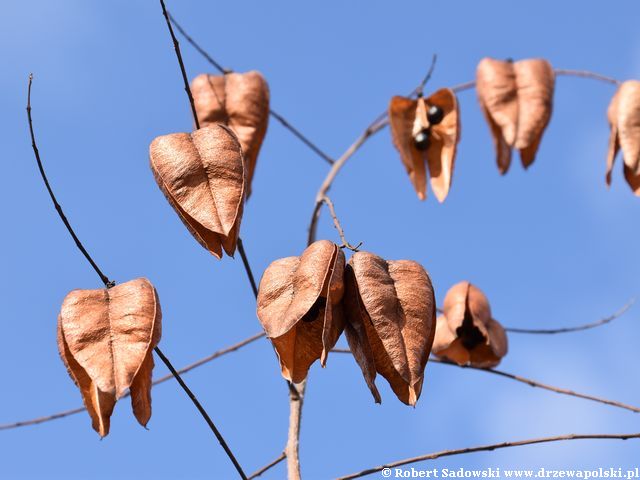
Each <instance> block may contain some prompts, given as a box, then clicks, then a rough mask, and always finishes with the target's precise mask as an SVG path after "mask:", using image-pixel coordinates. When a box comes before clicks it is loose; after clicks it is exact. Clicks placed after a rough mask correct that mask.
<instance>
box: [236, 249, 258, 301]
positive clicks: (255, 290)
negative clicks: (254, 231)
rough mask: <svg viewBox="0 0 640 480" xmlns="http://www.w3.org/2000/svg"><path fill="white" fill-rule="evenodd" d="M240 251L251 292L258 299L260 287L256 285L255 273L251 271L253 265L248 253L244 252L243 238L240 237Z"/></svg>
mask: <svg viewBox="0 0 640 480" xmlns="http://www.w3.org/2000/svg"><path fill="white" fill-rule="evenodd" d="M238 251H239V252H240V257H241V258H242V264H243V265H244V269H245V271H246V272H247V277H248V278H249V283H250V284H251V291H252V292H253V296H254V297H256V298H258V286H257V285H256V279H255V277H254V276H253V272H252V271H251V265H249V259H248V258H247V253H246V252H245V251H244V244H243V243H242V238H240V237H238Z"/></svg>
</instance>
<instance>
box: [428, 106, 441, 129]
mask: <svg viewBox="0 0 640 480" xmlns="http://www.w3.org/2000/svg"><path fill="white" fill-rule="evenodd" d="M443 118H444V112H443V111H442V109H441V108H440V107H438V106H437V105H431V106H430V107H429V110H427V120H429V123H430V124H431V125H437V124H439V123H440V122H441V121H442V119H443Z"/></svg>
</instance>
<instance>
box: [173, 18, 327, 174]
mask: <svg viewBox="0 0 640 480" xmlns="http://www.w3.org/2000/svg"><path fill="white" fill-rule="evenodd" d="M169 20H170V21H171V23H173V25H174V26H175V27H176V28H177V29H178V31H179V32H180V34H181V35H182V36H183V37H184V38H185V40H186V41H187V42H189V43H190V44H191V46H192V47H193V48H195V49H196V51H197V52H198V53H199V54H200V55H202V56H203V57H204V58H205V60H207V62H209V63H210V64H211V65H213V67H214V68H215V69H216V70H218V71H219V72H220V73H222V74H227V73H232V72H233V70H231V69H229V68H224V67H223V66H222V65H221V64H220V63H219V62H217V61H216V60H215V59H214V58H213V57H212V56H211V55H209V54H208V53H207V51H206V50H205V49H204V48H202V47H201V46H200V45H199V44H198V43H197V42H196V41H195V40H194V39H193V38H192V37H191V36H190V35H189V34H188V33H187V32H186V31H185V30H184V28H182V26H181V25H180V24H179V23H178V22H177V21H176V19H175V18H174V17H173V16H172V15H171V14H170V13H169ZM269 113H270V114H271V116H272V117H273V118H275V119H276V120H278V122H280V123H281V124H282V126H283V127H284V128H286V129H287V130H289V131H290V132H291V133H292V134H293V135H294V136H295V137H297V138H298V140H300V141H301V142H302V143H304V144H305V145H306V146H307V147H309V148H310V149H311V150H312V151H313V152H314V153H316V154H317V155H318V156H319V157H320V158H322V159H323V160H324V161H326V162H327V163H328V164H330V165H331V164H333V163H334V160H333V158H331V156H329V155H327V154H326V153H325V152H323V151H322V150H321V149H320V148H319V147H318V146H317V145H316V144H315V143H313V142H312V141H311V140H309V139H308V138H307V137H306V136H304V135H303V134H302V133H301V132H300V130H298V129H297V128H295V127H294V126H293V125H291V122H289V121H288V120H287V119H286V118H284V117H283V116H282V115H280V114H279V113H278V112H276V111H275V110H273V109H269Z"/></svg>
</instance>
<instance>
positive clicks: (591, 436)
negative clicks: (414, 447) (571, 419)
mask: <svg viewBox="0 0 640 480" xmlns="http://www.w3.org/2000/svg"><path fill="white" fill-rule="evenodd" d="M631 438H640V433H620V434H606V433H596V434H587V435H581V434H574V433H570V434H567V435H557V436H554V437H542V438H532V439H529V440H519V441H515V442H500V443H493V444H491V445H481V446H478V447H467V448H457V449H454V450H443V451H441V452H436V453H429V454H427V455H420V456H417V457H412V458H406V459H404V460H398V461H395V462H390V463H386V464H384V465H380V466H378V467H373V468H368V469H366V470H362V471H360V472H357V473H352V474H350V475H345V476H343V477H338V478H336V480H350V479H353V478H360V477H364V476H366V475H371V474H372V473H376V472H380V471H383V470H385V469H387V468H389V469H391V468H395V467H401V466H403V465H408V464H410V463H417V462H423V461H425V460H435V459H437V458H442V457H452V456H454V455H464V454H467V453H474V452H491V451H493V450H499V449H502V448H511V447H522V446H524V445H535V444H539V443H551V442H561V441H568V440H628V439H631Z"/></svg>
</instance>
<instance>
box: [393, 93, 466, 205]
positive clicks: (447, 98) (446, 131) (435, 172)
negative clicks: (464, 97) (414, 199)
mask: <svg viewBox="0 0 640 480" xmlns="http://www.w3.org/2000/svg"><path fill="white" fill-rule="evenodd" d="M389 125H390V126H391V136H392V138H393V143H394V145H395V147H396V148H397V149H398V152H399V153H400V159H401V160H402V163H403V164H404V166H405V168H406V170H407V173H408V174H409V179H410V180H411V183H412V184H413V186H414V188H415V190H416V192H417V194H418V198H419V199H420V200H424V199H425V198H426V197H427V165H428V167H429V177H430V179H431V188H432V189H433V191H434V193H435V196H436V198H437V199H438V201H440V202H443V201H444V200H445V198H447V195H448V193H449V188H450V187H451V180H452V177H453V167H454V163H455V158H456V146H457V144H458V142H459V141H460V121H459V113H458V101H457V99H456V96H455V94H454V93H453V91H451V90H449V89H448V88H443V89H441V90H438V91H437V92H435V93H434V94H433V95H431V96H430V97H428V98H424V97H422V96H420V97H419V98H417V99H411V98H406V97H400V96H395V97H393V98H392V99H391V102H390V103H389Z"/></svg>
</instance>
